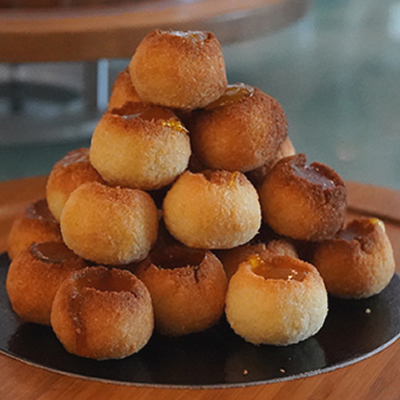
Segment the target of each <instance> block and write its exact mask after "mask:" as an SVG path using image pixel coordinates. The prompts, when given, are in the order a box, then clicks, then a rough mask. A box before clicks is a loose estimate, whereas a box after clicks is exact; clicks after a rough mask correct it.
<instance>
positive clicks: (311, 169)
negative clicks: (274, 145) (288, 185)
mask: <svg viewBox="0 0 400 400" xmlns="http://www.w3.org/2000/svg"><path fill="white" fill-rule="evenodd" d="M292 169H293V172H294V174H295V175H297V176H298V177H300V178H303V179H305V180H307V181H308V182H310V183H312V184H314V185H320V186H321V187H322V189H323V190H325V189H333V188H334V187H335V183H334V182H333V180H332V179H329V178H328V177H327V176H326V175H324V171H321V170H320V169H319V168H318V167H317V166H314V165H304V166H300V165H296V164H292Z"/></svg>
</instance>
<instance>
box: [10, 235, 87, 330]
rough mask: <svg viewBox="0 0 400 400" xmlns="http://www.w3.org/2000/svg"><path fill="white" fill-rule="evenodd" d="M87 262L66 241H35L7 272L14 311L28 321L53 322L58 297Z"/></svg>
mask: <svg viewBox="0 0 400 400" xmlns="http://www.w3.org/2000/svg"><path fill="white" fill-rule="evenodd" d="M84 267H86V262H85V261H84V260H83V259H82V258H81V257H78V256H77V255H76V254H74V253H73V252H72V251H71V250H70V249H68V248H67V247H66V246H65V244H63V243H62V242H43V243H33V244H32V245H31V246H29V247H27V248H25V249H24V250H22V251H21V252H19V253H18V254H17V256H16V257H15V258H14V260H13V261H12V262H11V264H10V267H9V269H8V273H7V280H6V288H7V293H8V297H9V299H10V301H11V305H12V308H13V310H14V311H15V312H16V313H17V314H18V315H19V316H20V317H21V318H23V319H24V320H25V321H28V322H35V323H37V324H43V325H50V312H51V306H52V304H53V299H54V296H55V294H56V292H57V290H58V288H59V287H60V285H61V284H62V282H63V281H64V279H66V278H67V277H68V276H70V274H72V273H73V272H74V271H76V270H79V269H82V268H84Z"/></svg>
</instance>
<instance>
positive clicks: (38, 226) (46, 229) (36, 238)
mask: <svg viewBox="0 0 400 400" xmlns="http://www.w3.org/2000/svg"><path fill="white" fill-rule="evenodd" d="M46 241H58V242H61V241H62V238H61V232H60V227H59V225H58V223H57V221H56V220H55V218H54V217H53V215H52V214H51V212H50V210H49V207H48V205H47V201H46V199H40V200H37V201H35V202H34V203H31V204H30V205H29V206H28V207H27V208H26V209H25V210H24V212H23V213H22V214H20V215H19V216H18V217H17V218H15V219H14V221H13V224H12V226H11V230H10V233H9V235H8V241H7V253H8V257H9V258H10V260H12V259H14V258H15V256H16V255H17V254H18V253H19V252H20V251H21V250H23V249H25V248H27V247H29V246H30V245H31V244H32V243H35V242H46Z"/></svg>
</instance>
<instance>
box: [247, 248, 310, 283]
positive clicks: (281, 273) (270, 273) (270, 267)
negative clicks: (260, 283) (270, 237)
mask: <svg viewBox="0 0 400 400" xmlns="http://www.w3.org/2000/svg"><path fill="white" fill-rule="evenodd" d="M247 261H248V262H249V263H250V266H251V269H252V271H253V272H254V273H255V274H256V275H260V276H262V277H263V278H264V279H281V280H285V281H293V280H294V281H299V282H301V281H303V280H304V278H305V277H306V271H303V270H300V269H298V268H292V267H289V266H287V265H286V264H284V263H279V262H274V261H272V262H271V263H267V262H266V261H265V260H263V259H262V258H261V257H260V256H259V255H258V254H253V255H251V256H249V257H248V259H247Z"/></svg>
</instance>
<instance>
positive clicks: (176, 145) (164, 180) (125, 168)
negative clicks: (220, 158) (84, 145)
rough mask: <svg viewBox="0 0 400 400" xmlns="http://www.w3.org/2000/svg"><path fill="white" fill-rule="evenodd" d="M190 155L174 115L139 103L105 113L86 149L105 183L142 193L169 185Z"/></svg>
mask: <svg viewBox="0 0 400 400" xmlns="http://www.w3.org/2000/svg"><path fill="white" fill-rule="evenodd" d="M190 154H191V149H190V139H189V136H188V133H187V130H186V128H185V127H184V126H183V125H182V123H181V122H180V120H179V119H178V118H177V117H176V115H175V114H174V113H173V112H172V111H171V110H169V109H167V108H162V107H156V106H150V105H144V104H143V103H128V104H125V106H124V107H122V108H120V109H113V110H111V111H107V112H106V113H105V114H104V115H103V117H102V118H101V119H100V122H99V123H98V125H97V127H96V129H95V131H94V134H93V137H92V142H91V146H90V161H91V163H92V164H93V166H94V167H95V168H96V169H97V171H98V172H99V173H100V174H101V176H102V177H103V178H104V179H105V180H106V181H107V182H108V183H110V184H112V185H121V186H127V187H131V188H137V189H142V190H155V189H160V188H162V187H164V186H167V185H168V184H170V183H172V182H173V181H174V180H175V179H176V178H177V177H178V176H179V175H180V174H181V173H182V172H183V171H184V170H185V169H186V167H187V165H188V163H189V157H190Z"/></svg>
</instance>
